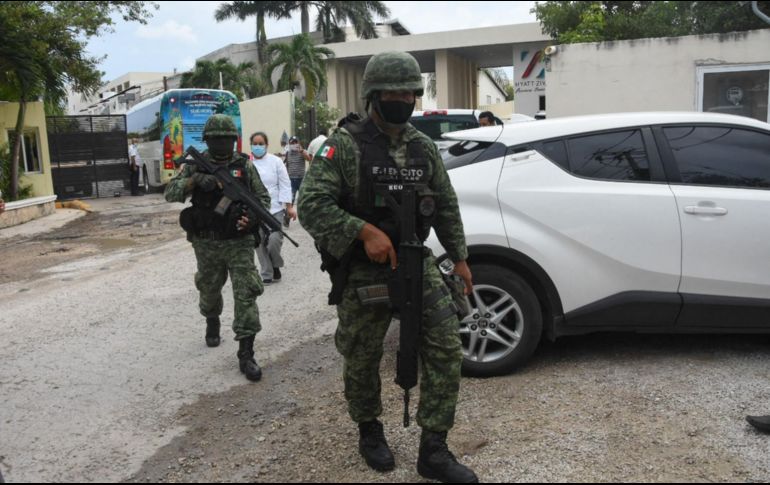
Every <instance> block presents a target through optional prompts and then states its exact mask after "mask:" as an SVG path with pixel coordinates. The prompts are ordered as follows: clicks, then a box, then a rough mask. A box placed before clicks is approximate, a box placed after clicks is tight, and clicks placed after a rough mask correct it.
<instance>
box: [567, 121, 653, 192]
mask: <svg viewBox="0 0 770 485" xmlns="http://www.w3.org/2000/svg"><path fill="white" fill-rule="evenodd" d="M568 143H569V164H570V171H571V172H572V173H574V174H575V175H579V176H581V177H588V178H593V179H602V180H629V181H649V180H650V162H649V160H648V159H647V151H646V150H645V148H644V140H643V138H642V132H641V130H624V131H615V132H611V133H598V134H596V135H588V136H581V137H576V138H570V139H569V142H568Z"/></svg>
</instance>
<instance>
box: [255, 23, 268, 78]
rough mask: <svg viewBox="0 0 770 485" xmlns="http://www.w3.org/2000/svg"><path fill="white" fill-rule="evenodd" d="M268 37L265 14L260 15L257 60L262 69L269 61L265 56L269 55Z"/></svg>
mask: <svg viewBox="0 0 770 485" xmlns="http://www.w3.org/2000/svg"><path fill="white" fill-rule="evenodd" d="M266 51H267V35H266V34H265V14H263V13H258V14H257V56H258V57H259V59H258V60H257V62H258V64H259V65H260V67H262V66H264V65H265V64H267V59H266V58H265V56H266V55H267V52H266ZM260 71H261V69H260Z"/></svg>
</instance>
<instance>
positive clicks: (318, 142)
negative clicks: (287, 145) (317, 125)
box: [307, 128, 329, 162]
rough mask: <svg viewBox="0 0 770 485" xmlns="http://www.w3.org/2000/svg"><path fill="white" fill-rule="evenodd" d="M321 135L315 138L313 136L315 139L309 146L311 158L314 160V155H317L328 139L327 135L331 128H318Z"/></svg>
mask: <svg viewBox="0 0 770 485" xmlns="http://www.w3.org/2000/svg"><path fill="white" fill-rule="evenodd" d="M318 133H319V135H318V136H317V137H315V138H313V141H311V142H310V144H309V145H308V146H307V152H308V153H309V154H310V160H311V162H312V160H313V157H315V156H316V154H317V153H318V150H320V149H321V147H322V146H323V144H324V142H325V141H326V137H327V136H329V130H327V129H326V128H321V129H320V130H318Z"/></svg>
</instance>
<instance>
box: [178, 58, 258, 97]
mask: <svg viewBox="0 0 770 485" xmlns="http://www.w3.org/2000/svg"><path fill="white" fill-rule="evenodd" d="M220 73H221V74H222V87H223V88H224V89H226V90H228V91H231V92H233V93H235V94H237V95H238V97H239V98H240V99H241V100H245V99H249V98H253V97H257V96H262V95H265V94H268V93H270V92H271V91H272V90H271V86H270V83H269V82H267V81H266V80H265V79H264V78H263V77H262V75H261V74H260V73H259V71H258V70H257V69H256V67H255V66H254V63H253V62H242V63H240V64H238V65H237V66H236V65H235V64H233V63H232V62H230V61H229V60H228V59H225V58H221V59H217V60H216V61H197V62H196V63H195V67H194V68H193V70H192V71H189V72H186V73H184V74H182V80H181V82H180V87H182V88H205V89H219V75H220Z"/></svg>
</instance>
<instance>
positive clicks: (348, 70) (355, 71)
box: [326, 60, 365, 116]
mask: <svg viewBox="0 0 770 485" xmlns="http://www.w3.org/2000/svg"><path fill="white" fill-rule="evenodd" d="M326 76H327V80H328V85H327V88H326V95H327V99H328V104H329V106H332V107H335V108H339V109H340V111H341V113H342V115H343V116H344V115H346V114H348V113H350V112H356V113H363V112H364V108H365V104H364V101H363V99H361V81H362V80H363V78H364V66H358V65H357V64H349V63H345V62H339V61H335V60H331V61H328V62H327V63H326Z"/></svg>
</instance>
